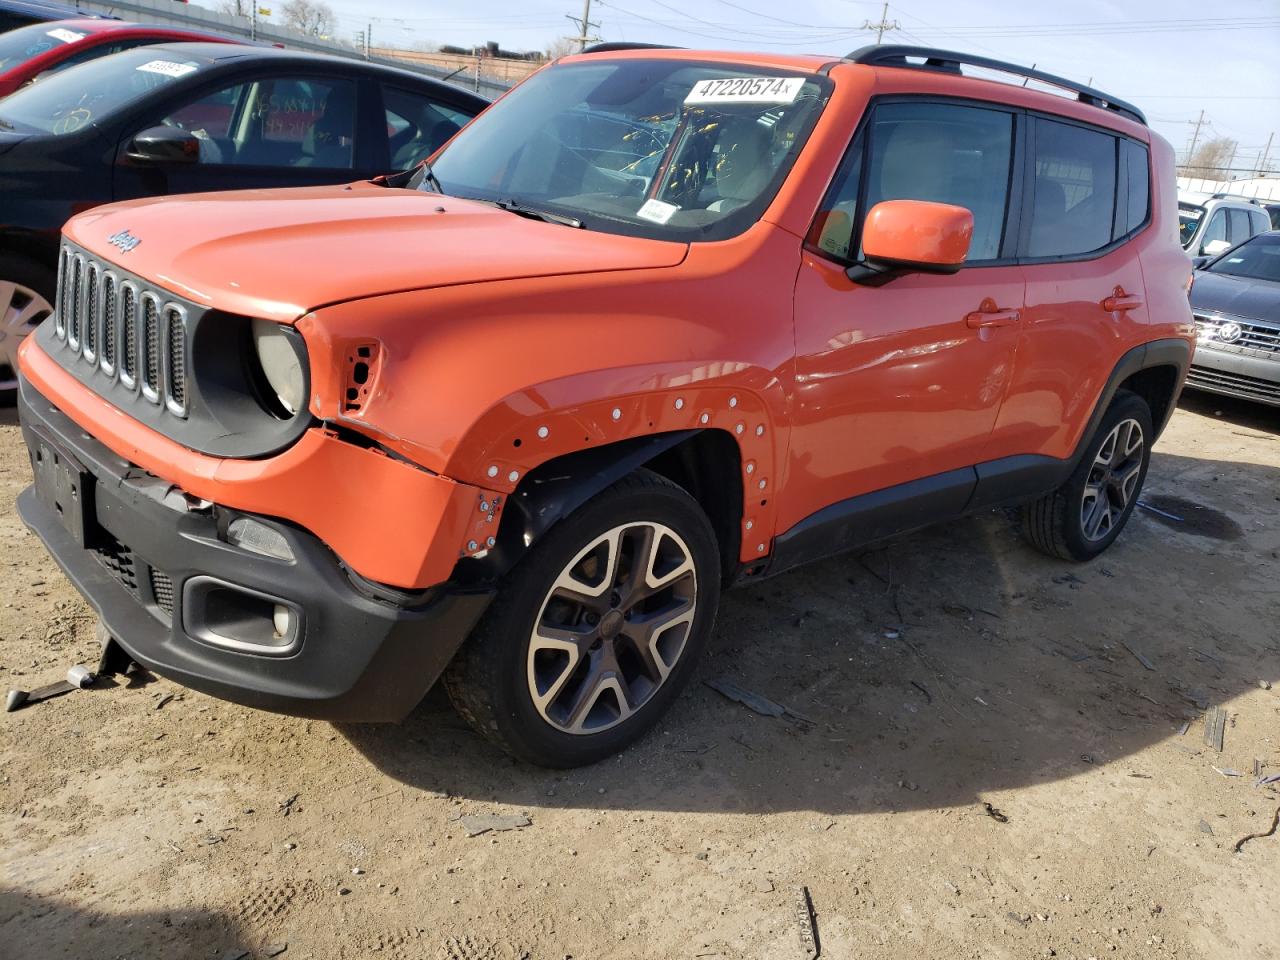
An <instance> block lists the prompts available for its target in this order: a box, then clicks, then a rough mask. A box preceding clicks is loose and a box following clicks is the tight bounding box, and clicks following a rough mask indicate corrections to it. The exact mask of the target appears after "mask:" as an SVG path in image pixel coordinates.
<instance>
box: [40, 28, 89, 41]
mask: <svg viewBox="0 0 1280 960" xmlns="http://www.w3.org/2000/svg"><path fill="white" fill-rule="evenodd" d="M44 35H45V36H46V37H53V39H55V40H61V41H62V42H63V43H75V42H76V41H77V40H83V39H84V34H83V33H76V32H75V31H74V30H64V29H63V28H62V27H59V28H58V29H57V30H46V31H45V34H44Z"/></svg>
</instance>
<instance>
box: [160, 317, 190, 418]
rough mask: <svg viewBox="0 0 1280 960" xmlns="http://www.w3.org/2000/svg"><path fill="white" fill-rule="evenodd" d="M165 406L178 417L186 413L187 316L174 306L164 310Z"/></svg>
mask: <svg viewBox="0 0 1280 960" xmlns="http://www.w3.org/2000/svg"><path fill="white" fill-rule="evenodd" d="M164 343H165V404H166V405H167V406H168V408H169V409H170V410H171V411H172V412H173V413H176V414H177V415H178V416H180V417H183V416H186V413H187V315H186V311H185V310H183V309H182V308H181V307H179V306H177V305H176V304H172V303H171V304H168V305H167V306H166V307H165V308H164Z"/></svg>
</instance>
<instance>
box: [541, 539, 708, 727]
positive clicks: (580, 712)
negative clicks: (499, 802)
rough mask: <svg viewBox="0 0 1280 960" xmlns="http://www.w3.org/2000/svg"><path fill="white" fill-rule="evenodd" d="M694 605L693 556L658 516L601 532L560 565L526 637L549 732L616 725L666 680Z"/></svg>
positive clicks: (685, 635)
mask: <svg viewBox="0 0 1280 960" xmlns="http://www.w3.org/2000/svg"><path fill="white" fill-rule="evenodd" d="M697 603H698V581H697V573H696V571H695V568H694V562H693V554H692V553H691V551H690V549H689V546H688V544H687V543H685V541H684V539H683V538H682V537H681V536H680V535H679V534H678V533H676V532H675V531H674V530H672V529H671V528H670V527H667V526H665V525H663V524H660V523H652V522H645V521H639V522H634V523H627V524H623V525H621V526H617V527H614V528H613V529H611V530H609V531H607V532H605V533H602V534H601V535H600V536H598V537H596V538H595V539H594V540H593V541H592V542H591V543H590V544H588V545H587V546H586V547H585V548H583V549H582V550H581V551H580V552H579V553H578V554H577V555H576V556H575V557H574V558H573V559H572V560H571V561H570V562H569V563H568V564H567V565H566V566H565V568H564V569H563V570H562V571H561V572H560V574H559V575H558V576H557V577H556V579H555V581H554V582H553V583H552V585H551V588H550V590H548V592H547V595H546V597H545V598H544V599H543V602H542V605H541V607H540V608H539V612H538V617H537V620H536V621H535V623H534V627H533V630H532V632H531V634H530V637H529V654H528V683H529V694H530V696H531V697H532V700H533V704H534V707H535V708H536V709H537V711H538V713H539V714H540V715H541V716H542V718H543V719H544V720H545V721H546V722H547V723H549V724H550V725H551V726H552V727H554V728H555V729H557V730H559V731H561V732H563V733H570V734H594V733H599V732H601V731H603V730H608V729H609V728H610V727H614V726H617V725H618V724H619V723H622V722H623V721H625V720H626V719H627V718H628V717H630V716H632V715H633V714H634V713H635V712H636V711H637V710H639V709H640V708H641V707H643V706H644V705H645V704H646V703H647V702H648V701H649V700H650V699H651V698H652V697H653V695H654V694H655V693H657V691H658V689H659V688H660V687H661V686H662V685H663V684H664V683H665V682H666V681H667V678H668V677H669V676H670V674H671V671H672V670H673V669H674V667H675V665H676V662H677V661H678V660H679V659H680V656H681V654H682V653H683V652H684V649H685V646H686V644H687V641H688V639H689V635H690V631H691V630H692V628H693V620H694V615H695V613H696V610H697Z"/></svg>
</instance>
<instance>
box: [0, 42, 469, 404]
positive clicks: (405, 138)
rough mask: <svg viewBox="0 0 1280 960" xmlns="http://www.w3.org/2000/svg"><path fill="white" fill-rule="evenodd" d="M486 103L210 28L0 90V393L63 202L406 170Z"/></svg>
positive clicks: (32, 308) (382, 70) (35, 312)
mask: <svg viewBox="0 0 1280 960" xmlns="http://www.w3.org/2000/svg"><path fill="white" fill-rule="evenodd" d="M28 29H30V28H28ZM35 29H36V30H37V31H40V30H43V29H44V28H43V26H42V27H37V28H35ZM112 29H113V30H114V29H120V30H122V31H124V32H126V33H127V32H128V30H129V25H123V26H118V27H113V28H112ZM17 32H19V33H21V32H22V31H17ZM7 36H9V35H7V34H5V35H0V44H3V42H4V40H5V37H7ZM487 104H488V101H487V100H485V99H484V98H482V97H480V96H477V95H475V94H472V93H470V92H469V91H467V90H463V89H462V88H460V87H456V86H453V85H452V84H447V83H442V82H440V81H436V80H431V79H429V78H426V77H424V76H422V75H421V74H416V73H413V72H410V71H406V70H397V69H394V68H390V67H383V66H379V65H376V64H370V63H366V62H364V61H360V60H351V59H344V58H340V57H329V56H324V55H320V54H311V53H298V52H295V51H289V50H281V49H277V48H273V47H257V46H245V45H238V44H231V43H214V42H208V43H176V44H160V45H148V46H138V47H134V48H132V49H126V50H123V51H121V52H118V53H114V54H112V55H110V56H106V57H102V58H99V59H94V60H91V61H90V62H87V63H83V64H81V65H79V66H78V67H76V68H75V69H74V70H67V71H65V72H57V73H54V74H52V75H50V76H46V77H44V78H43V79H41V80H40V81H39V82H37V83H34V84H30V85H28V86H26V87H24V88H23V89H20V90H19V91H18V92H16V93H14V94H12V95H11V96H9V97H6V98H5V99H3V100H0V198H2V199H0V395H2V394H3V393H4V392H6V391H7V392H9V394H10V395H12V391H13V390H14V389H15V387H16V383H17V382H16V369H17V367H16V362H15V361H16V356H17V349H18V344H19V343H20V341H21V339H22V338H23V337H25V336H26V335H27V334H28V333H29V332H30V331H31V330H32V329H33V328H34V327H35V325H37V324H38V323H39V322H40V321H41V320H43V319H44V317H46V316H48V314H49V311H50V310H51V309H52V304H53V299H54V292H55V286H56V264H57V255H58V243H59V241H58V235H59V231H60V230H61V228H62V225H63V224H64V223H65V222H66V221H67V219H68V218H69V217H71V216H72V215H73V214H75V213H77V212H79V211H82V210H86V209H89V208H91V207H93V206H96V205H98V204H102V203H109V202H111V201H115V200H124V199H129V198H134V197H149V196H167V195H172V194H179V193H194V192H198V191H209V190H234V189H243V188H261V187H287V186H303V185H309V184H311V185H314V184H332V183H346V182H349V181H353V180H363V179H369V178H371V177H374V176H377V175H380V174H386V173H390V172H394V171H397V170H405V169H409V168H410V167H412V166H413V165H414V164H416V163H417V162H419V161H420V160H422V159H423V158H424V157H427V156H429V155H430V154H431V153H433V152H434V151H435V150H436V149H438V148H439V147H440V146H441V145H442V144H443V143H444V142H445V141H446V140H448V139H449V137H451V136H452V135H453V134H454V133H456V132H457V131H458V130H459V129H460V128H461V127H462V126H463V125H464V124H466V123H467V121H469V120H470V119H471V118H472V117H473V116H475V115H476V114H477V113H479V112H480V111H481V110H483V109H484V107H485V106H487Z"/></svg>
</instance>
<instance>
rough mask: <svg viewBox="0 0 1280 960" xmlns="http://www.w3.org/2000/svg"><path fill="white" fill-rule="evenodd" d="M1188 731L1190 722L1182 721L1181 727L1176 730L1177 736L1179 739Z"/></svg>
mask: <svg viewBox="0 0 1280 960" xmlns="http://www.w3.org/2000/svg"><path fill="white" fill-rule="evenodd" d="M1190 729H1191V721H1190V720H1186V721H1183V724H1182V726H1181V727H1180V728H1179V729H1178V736H1180V737H1184V736H1186V734H1187V731H1188V730H1190Z"/></svg>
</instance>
